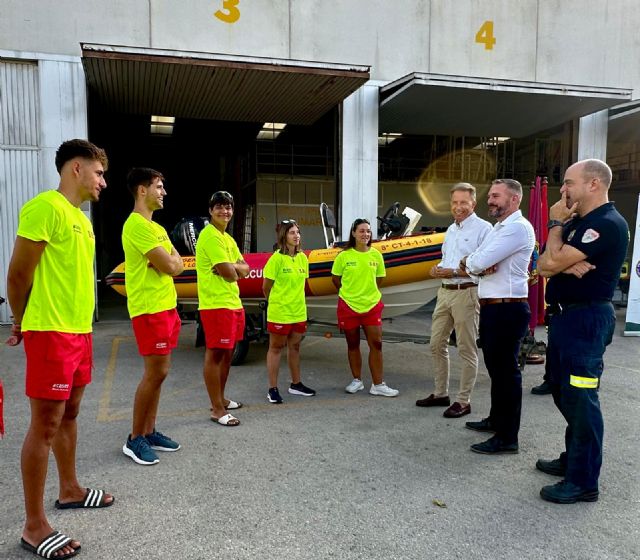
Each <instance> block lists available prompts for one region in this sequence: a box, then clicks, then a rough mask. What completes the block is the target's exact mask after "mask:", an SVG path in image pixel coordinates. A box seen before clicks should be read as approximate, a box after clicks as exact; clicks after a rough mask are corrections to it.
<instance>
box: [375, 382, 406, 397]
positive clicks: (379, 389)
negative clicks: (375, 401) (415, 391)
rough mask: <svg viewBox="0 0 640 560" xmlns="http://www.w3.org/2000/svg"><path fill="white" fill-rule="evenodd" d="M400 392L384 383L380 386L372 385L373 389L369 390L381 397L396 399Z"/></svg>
mask: <svg viewBox="0 0 640 560" xmlns="http://www.w3.org/2000/svg"><path fill="white" fill-rule="evenodd" d="M399 392H400V391H398V389H392V388H391V387H388V386H387V384H386V383H385V382H384V381H383V382H382V383H380V384H379V385H371V389H369V393H371V394H372V395H378V396H379V397H395V396H397V395H398V393H399Z"/></svg>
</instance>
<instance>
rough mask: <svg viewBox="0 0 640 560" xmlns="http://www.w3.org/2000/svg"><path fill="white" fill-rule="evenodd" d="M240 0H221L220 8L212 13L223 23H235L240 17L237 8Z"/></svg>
mask: <svg viewBox="0 0 640 560" xmlns="http://www.w3.org/2000/svg"><path fill="white" fill-rule="evenodd" d="M239 3H240V0H222V10H218V11H217V12H215V13H214V14H213V15H214V16H216V17H217V18H218V19H219V20H222V21H224V22H225V23H235V22H236V21H238V20H239V19H240V10H239V9H238V8H237V6H238V4H239Z"/></svg>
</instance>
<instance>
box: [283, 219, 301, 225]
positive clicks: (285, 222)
mask: <svg viewBox="0 0 640 560" xmlns="http://www.w3.org/2000/svg"><path fill="white" fill-rule="evenodd" d="M280 223H281V224H282V225H283V226H288V225H289V224H293V225H294V226H297V225H298V222H296V221H295V220H281V221H280Z"/></svg>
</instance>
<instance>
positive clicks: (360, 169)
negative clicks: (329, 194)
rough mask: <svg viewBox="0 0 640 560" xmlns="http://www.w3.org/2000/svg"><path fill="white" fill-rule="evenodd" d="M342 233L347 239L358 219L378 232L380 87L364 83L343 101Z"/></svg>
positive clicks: (340, 217) (340, 219)
mask: <svg viewBox="0 0 640 560" xmlns="http://www.w3.org/2000/svg"><path fill="white" fill-rule="evenodd" d="M340 155H341V160H342V176H341V182H340V184H341V191H340V204H341V208H340V213H339V218H338V220H339V223H340V225H341V227H340V232H341V237H342V239H343V240H345V239H347V237H348V235H349V229H350V227H351V224H352V223H353V220H355V219H356V218H367V219H368V220H369V221H370V222H371V229H372V230H373V231H374V235H375V232H376V231H377V225H376V215H377V212H378V86H377V85H368V84H365V85H364V86H362V87H361V88H360V89H359V90H358V91H356V92H355V93H353V94H351V95H350V96H349V97H347V99H345V100H344V102H343V110H342V153H341V154H340Z"/></svg>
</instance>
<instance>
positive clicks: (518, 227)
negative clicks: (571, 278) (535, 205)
mask: <svg viewBox="0 0 640 560" xmlns="http://www.w3.org/2000/svg"><path fill="white" fill-rule="evenodd" d="M521 202H522V185H521V184H520V183H519V182H518V181H515V180H513V179H496V180H495V181H493V183H492V184H491V188H490V189H489V197H488V205H489V216H490V217H491V218H496V220H497V222H496V224H495V226H494V227H493V229H492V230H491V231H490V232H489V234H488V235H487V236H486V237H485V239H484V241H483V242H482V244H481V245H480V247H478V249H477V250H476V251H474V252H473V253H471V254H470V255H468V256H467V257H465V258H463V259H462V261H461V262H460V266H461V267H464V268H465V269H466V270H467V272H470V273H471V274H477V275H479V276H480V282H479V284H478V297H479V299H480V346H481V348H482V354H483V357H484V363H485V365H486V367H487V371H488V372H489V377H490V378H491V411H490V412H489V416H488V417H487V418H484V419H483V420H480V421H479V422H467V423H466V427H467V428H469V429H471V430H476V431H480V432H495V435H494V436H493V437H491V438H490V439H488V440H487V441H484V442H482V443H476V444H474V445H472V446H471V450H472V451H474V452H476V453H484V454H489V455H494V454H499V453H518V431H519V430H520V413H521V408H522V373H521V371H520V368H519V367H518V354H519V352H520V342H521V340H522V338H523V337H524V336H525V334H526V332H527V328H528V325H529V318H530V316H531V311H530V310H529V303H528V301H527V295H528V285H527V280H528V278H529V272H528V269H529V261H530V259H531V253H532V252H533V247H534V245H535V233H534V231H533V227H532V226H531V224H530V223H529V222H528V221H527V220H526V219H525V218H524V217H523V216H522V212H521V211H520V210H519V207H520V203H521Z"/></svg>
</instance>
